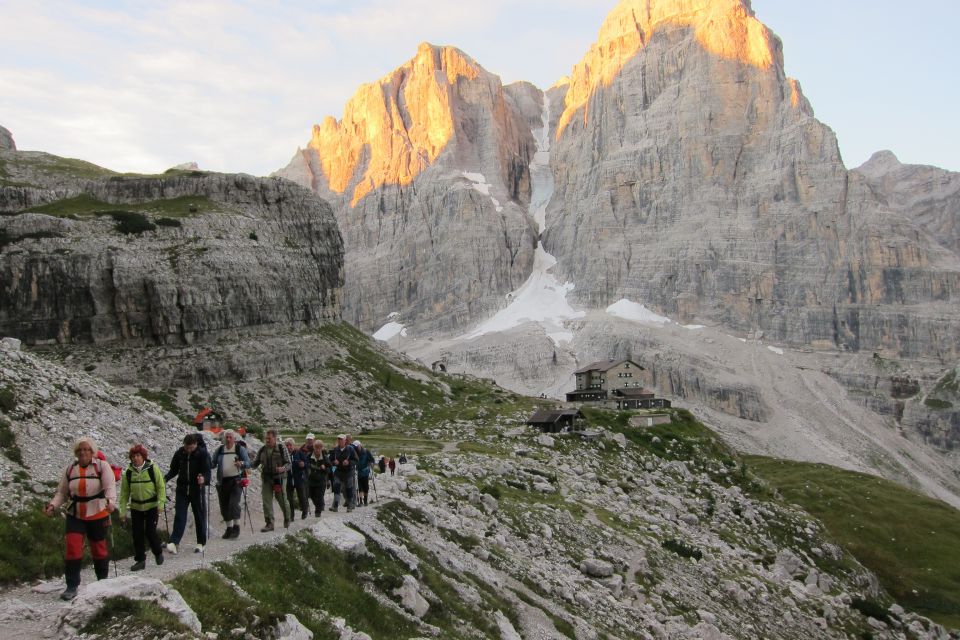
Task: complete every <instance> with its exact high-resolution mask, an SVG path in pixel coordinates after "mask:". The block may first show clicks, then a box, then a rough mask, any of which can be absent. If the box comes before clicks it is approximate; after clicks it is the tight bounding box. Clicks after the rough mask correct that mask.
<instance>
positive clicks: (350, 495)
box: [330, 433, 357, 511]
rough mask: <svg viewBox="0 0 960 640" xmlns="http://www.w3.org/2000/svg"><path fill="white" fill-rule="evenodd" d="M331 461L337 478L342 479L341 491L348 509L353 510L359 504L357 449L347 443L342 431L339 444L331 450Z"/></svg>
mask: <svg viewBox="0 0 960 640" xmlns="http://www.w3.org/2000/svg"><path fill="white" fill-rule="evenodd" d="M330 461H331V463H332V464H333V466H334V468H335V469H336V476H337V480H339V481H340V493H341V494H343V501H344V503H345V504H346V505H347V511H353V509H354V508H355V507H356V506H357V495H356V484H355V482H354V472H355V470H356V466H357V450H356V449H354V448H353V447H352V446H350V445H349V444H347V436H346V435H344V434H342V433H341V434H340V435H338V436H337V446H336V447H334V449H333V451H331V452H330ZM334 510H335V509H334Z"/></svg>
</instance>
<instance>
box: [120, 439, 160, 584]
mask: <svg viewBox="0 0 960 640" xmlns="http://www.w3.org/2000/svg"><path fill="white" fill-rule="evenodd" d="M129 455H130V466H128V467H127V470H126V471H125V472H124V473H123V475H122V476H120V505H119V507H120V521H121V522H126V519H127V514H126V511H127V502H128V501H129V503H130V527H131V529H132V532H133V560H134V565H133V566H132V567H130V571H143V569H145V568H146V566H147V550H146V545H145V544H144V541H146V542H149V543H150V551H152V552H153V557H154V559H155V560H156V562H157V564H158V565H161V564H163V545H162V544H161V543H160V536H159V535H157V523H158V522H159V521H160V509H163V507H164V505H165V504H166V502H167V490H166V483H165V482H164V481H163V472H162V471H160V469H159V468H158V467H157V465H156V464H154V463H153V461H152V460H150V458H149V456H147V449H146V447H144V446H143V445H142V444H135V445H133V446H132V447H130V454H129Z"/></svg>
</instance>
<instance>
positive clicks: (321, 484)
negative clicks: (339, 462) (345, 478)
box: [307, 440, 330, 518]
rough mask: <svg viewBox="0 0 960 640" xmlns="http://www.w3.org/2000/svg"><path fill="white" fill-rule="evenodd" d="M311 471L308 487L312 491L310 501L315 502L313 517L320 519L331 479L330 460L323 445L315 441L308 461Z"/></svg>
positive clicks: (308, 475) (309, 472)
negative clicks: (325, 493) (324, 497)
mask: <svg viewBox="0 0 960 640" xmlns="http://www.w3.org/2000/svg"><path fill="white" fill-rule="evenodd" d="M307 462H308V463H309V464H308V467H309V471H308V474H307V486H308V487H309V489H310V500H311V501H312V502H313V515H315V516H317V517H318V518H319V517H320V513H321V512H322V511H323V494H324V492H325V491H326V490H327V481H328V480H329V479H330V459H329V457H328V454H327V450H326V449H324V448H323V443H322V442H320V441H319V440H315V441H314V443H313V453H312V454H310V458H309V459H308V461H307Z"/></svg>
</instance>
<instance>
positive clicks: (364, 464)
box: [353, 440, 376, 506]
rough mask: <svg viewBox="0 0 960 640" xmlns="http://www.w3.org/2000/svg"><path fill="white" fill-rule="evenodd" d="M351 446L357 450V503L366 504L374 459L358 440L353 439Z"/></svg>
mask: <svg viewBox="0 0 960 640" xmlns="http://www.w3.org/2000/svg"><path fill="white" fill-rule="evenodd" d="M353 448H354V449H356V450H357V504H358V505H362V506H366V504H367V496H368V494H369V493H370V472H371V471H372V470H373V465H374V463H375V462H376V460H374V458H373V454H372V453H370V450H369V449H367V448H366V447H364V446H363V444H362V443H361V442H360V441H359V440H354V441H353Z"/></svg>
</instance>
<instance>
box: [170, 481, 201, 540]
mask: <svg viewBox="0 0 960 640" xmlns="http://www.w3.org/2000/svg"><path fill="white" fill-rule="evenodd" d="M204 491H205V488H204V487H199V488H198V487H192V488H191V493H189V494H188V493H186V492H184V493H180V492H179V491H177V503H176V504H175V505H174V509H173V533H172V534H171V535H170V542H172V543H173V544H175V545H177V546H180V541H181V540H182V539H183V532H184V531H186V530H187V508H188V507H189V508H190V510H191V511H193V526H194V528H195V529H196V530H197V544H207V521H206V518H205V516H206V514H205V513H204V512H203V492H204Z"/></svg>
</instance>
